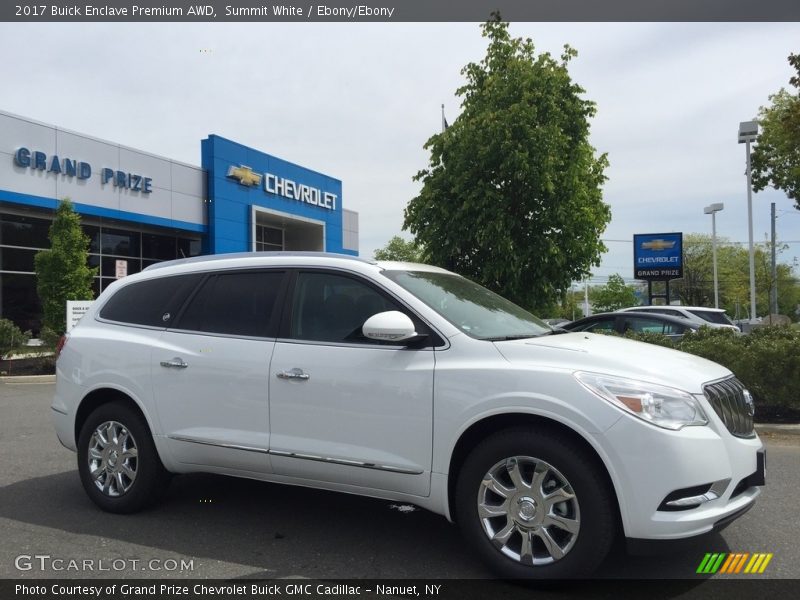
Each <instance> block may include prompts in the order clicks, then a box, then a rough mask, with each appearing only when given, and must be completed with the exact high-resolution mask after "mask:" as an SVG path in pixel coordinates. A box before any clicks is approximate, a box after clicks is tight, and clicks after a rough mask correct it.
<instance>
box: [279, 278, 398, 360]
mask: <svg viewBox="0 0 800 600" xmlns="http://www.w3.org/2000/svg"><path fill="white" fill-rule="evenodd" d="M388 310H400V311H402V308H400V307H399V306H397V305H396V304H395V303H394V302H391V301H390V300H389V299H388V298H386V297H385V296H383V295H382V294H380V293H379V292H378V291H377V290H375V289H374V288H372V287H371V286H369V285H366V284H365V283H363V282H361V281H358V280H357V279H354V278H352V277H345V276H343V275H336V274H333V273H315V272H311V273H302V272H301V273H299V274H298V275H297V283H296V284H295V288H294V298H293V300H292V318H291V327H290V332H289V334H290V336H291V337H292V338H294V339H299V340H309V341H320V342H334V343H359V344H376V345H381V344H385V343H386V342H380V341H378V340H371V339H369V338H367V337H365V336H364V335H363V333H362V332H361V326H362V325H363V324H364V322H365V321H366V320H367V319H368V318H370V317H371V316H373V315H376V314H378V313H381V312H385V311H388Z"/></svg>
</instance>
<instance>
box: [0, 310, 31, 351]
mask: <svg viewBox="0 0 800 600" xmlns="http://www.w3.org/2000/svg"><path fill="white" fill-rule="evenodd" d="M29 339H31V332H30V331H26V332H24V333H23V332H22V331H21V330H20V328H19V327H17V326H16V325H14V323H13V322H12V321H9V320H8V319H0V357H1V356H4V355H5V354H6V353H7V352H9V351H10V350H13V349H14V348H18V347H19V346H24V345H25V344H27V343H28V340H29Z"/></svg>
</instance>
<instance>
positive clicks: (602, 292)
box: [589, 273, 638, 312]
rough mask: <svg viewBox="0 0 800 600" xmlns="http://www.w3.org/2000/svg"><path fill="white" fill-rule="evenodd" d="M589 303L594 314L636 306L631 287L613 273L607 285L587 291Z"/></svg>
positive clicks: (634, 293) (634, 295)
mask: <svg viewBox="0 0 800 600" xmlns="http://www.w3.org/2000/svg"><path fill="white" fill-rule="evenodd" d="M589 303H590V304H591V305H592V309H593V310H594V311H595V312H611V311H615V310H619V309H620V308H627V307H628V306H635V305H637V304H638V301H637V300H636V292H635V290H634V289H633V286H632V285H626V284H625V280H624V279H623V278H622V276H621V275H619V274H617V273H615V274H613V275H611V276H609V278H608V283H606V284H605V285H603V286H600V287H593V288H592V289H591V290H589Z"/></svg>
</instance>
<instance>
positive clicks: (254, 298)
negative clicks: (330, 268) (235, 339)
mask: <svg viewBox="0 0 800 600" xmlns="http://www.w3.org/2000/svg"><path fill="white" fill-rule="evenodd" d="M283 277H284V272H282V271H244V272H238V273H237V272H232V273H218V274H215V275H212V276H211V277H209V279H208V280H207V281H206V282H205V283H204V284H203V287H202V288H200V290H199V291H198V292H197V294H195V296H194V298H192V299H191V301H190V302H189V305H188V306H187V307H186V309H185V310H184V311H183V313H182V314H181V315H180V318H179V321H178V323H177V324H176V325H175V328H176V329H184V330H189V331H200V332H204V333H219V334H224V335H239V336H248V337H275V332H273V331H270V325H271V323H272V322H273V320H272V313H273V310H275V306H276V301H277V298H278V293H279V291H280V289H281V283H282V281H283Z"/></svg>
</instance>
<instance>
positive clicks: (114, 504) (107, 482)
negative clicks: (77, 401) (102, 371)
mask: <svg viewBox="0 0 800 600" xmlns="http://www.w3.org/2000/svg"><path fill="white" fill-rule="evenodd" d="M109 424H112V425H111V432H112V434H111V435H109V434H108V432H109V429H108V427H103V431H104V432H105V433H104V436H103V437H104V438H108V440H109V441H110V442H111V443H110V444H109V446H108V452H104V451H102V450H100V446H101V445H102V440H101V439H100V438H98V437H95V431H96V430H98V428H100V427H101V426H103V425H109ZM114 424H116V425H114ZM115 436H116V437H115ZM120 441H123V444H122V445H120V444H119V443H118V442H120ZM131 444H132V445H131ZM91 448H95V450H96V451H95V452H94V453H93V460H94V464H95V466H96V467H97V466H100V467H101V470H100V473H101V474H100V476H99V479H98V480H97V481H96V480H95V478H94V477H93V476H92V473H91V472H90V464H89V453H90V449H91ZM132 448H135V450H136V455H135V457H134V456H133V453H132V451H131V450H132ZM123 449H124V450H123ZM101 455H104V456H105V458H100V456H101ZM116 465H119V467H118V470H119V471H120V473H119V477H120V480H117V475H116V471H115V467H116ZM123 470H124V472H123ZM78 472H79V473H80V477H81V483H82V484H83V489H84V490H85V491H86V494H87V495H88V496H89V498H91V499H92V502H94V503H95V504H96V505H97V506H99V507H100V508H102V509H103V510H105V511H108V512H112V513H133V512H137V511H139V510H141V509H142V508H145V507H147V506H150V505H151V504H154V503H155V502H156V501H158V500H159V499H160V498H161V496H162V495H163V493H164V492H165V491H166V489H167V486H168V485H169V479H170V474H169V472H168V471H167V470H166V469H165V468H164V465H163V464H162V463H161V459H160V458H159V457H158V452H157V451H156V447H155V445H154V444H153V437H152V435H151V433H150V428H149V427H148V426H147V422H146V421H145V420H144V417H142V415H141V414H140V413H139V412H138V411H136V410H134V409H132V408H131V407H130V406H128V405H126V404H124V403H122V402H109V403H108V404H103V405H101V406H99V407H97V408H96V409H95V410H94V411H93V412H92V413H91V414H90V415H89V417H88V418H87V419H86V422H85V423H84V424H83V427H82V428H81V431H80V435H79V436H78ZM95 473H98V470H97V469H96V470H95ZM126 473H128V474H130V473H132V474H134V475H135V476H134V477H132V478H131V477H129V476H128V475H127V474H126ZM118 481H121V482H122V483H119V482H118ZM98 483H99V484H100V486H102V488H103V489H101V487H99V486H98Z"/></svg>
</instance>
